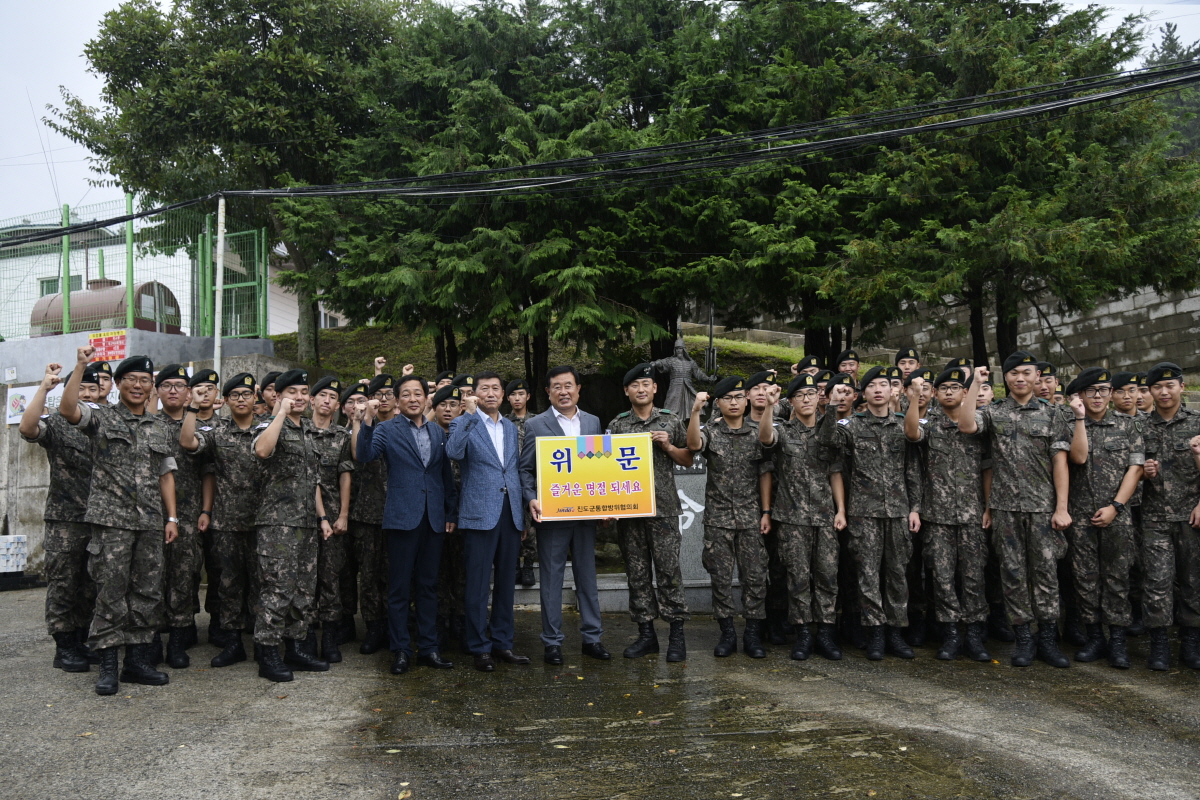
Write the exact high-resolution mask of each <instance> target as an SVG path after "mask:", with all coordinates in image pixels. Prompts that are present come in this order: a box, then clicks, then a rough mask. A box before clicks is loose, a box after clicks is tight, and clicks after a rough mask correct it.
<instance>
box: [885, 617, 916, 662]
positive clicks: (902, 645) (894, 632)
mask: <svg viewBox="0 0 1200 800" xmlns="http://www.w3.org/2000/svg"><path fill="white" fill-rule="evenodd" d="M885 648H886V650H887V652H889V653H891V654H892V655H894V656H896V658H913V657H914V656H915V655H916V654H915V653H913V649H912V647H910V646H909V644H908V642H906V641H904V633H903V630H902V629H901V628H896V627H893V626H891V625H888V626H887V643H886V645H885Z"/></svg>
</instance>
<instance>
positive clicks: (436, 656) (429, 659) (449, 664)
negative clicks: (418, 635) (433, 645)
mask: <svg viewBox="0 0 1200 800" xmlns="http://www.w3.org/2000/svg"><path fill="white" fill-rule="evenodd" d="M417 663H418V664H420V665H421V666H422V667H432V668H433V669H454V662H453V661H447V660H446V659H444V658H442V656H441V654H440V653H438V651H437V650H432V651H430V652H428V653H426V654H425V655H423V656H417Z"/></svg>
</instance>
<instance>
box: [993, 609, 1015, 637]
mask: <svg viewBox="0 0 1200 800" xmlns="http://www.w3.org/2000/svg"><path fill="white" fill-rule="evenodd" d="M987 629H988V636H989V637H990V638H992V639H995V640H996V641H997V642H1015V641H1016V640H1017V635H1016V633H1015V632H1014V631H1013V627H1012V626H1011V625H1009V624H1008V619H1006V618H1005V616H1004V609H1002V608H1000V609H997V608H993V609H992V610H991V613H989V614H988V618H987Z"/></svg>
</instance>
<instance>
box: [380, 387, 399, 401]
mask: <svg viewBox="0 0 1200 800" xmlns="http://www.w3.org/2000/svg"><path fill="white" fill-rule="evenodd" d="M395 396H396V393H395V392H393V391H392V390H391V389H381V390H379V391H378V392H376V393H375V397H378V398H381V399H384V400H391V399H392V398H393V397H395Z"/></svg>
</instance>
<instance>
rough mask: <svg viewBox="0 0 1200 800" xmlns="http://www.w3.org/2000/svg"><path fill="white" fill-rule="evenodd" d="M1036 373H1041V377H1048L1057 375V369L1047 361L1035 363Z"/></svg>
mask: <svg viewBox="0 0 1200 800" xmlns="http://www.w3.org/2000/svg"><path fill="white" fill-rule="evenodd" d="M1037 368H1038V372H1040V373H1042V377H1049V376H1051V375H1057V374H1058V367H1056V366H1054V365H1053V364H1051V363H1050V362H1049V361H1039V362H1037Z"/></svg>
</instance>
